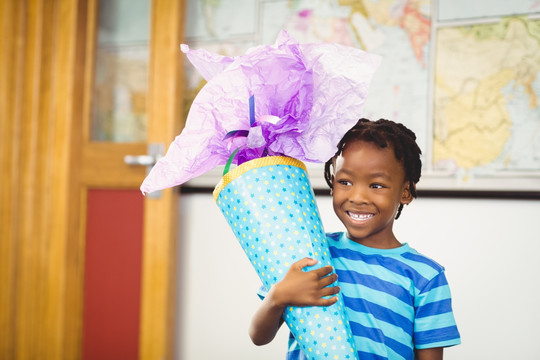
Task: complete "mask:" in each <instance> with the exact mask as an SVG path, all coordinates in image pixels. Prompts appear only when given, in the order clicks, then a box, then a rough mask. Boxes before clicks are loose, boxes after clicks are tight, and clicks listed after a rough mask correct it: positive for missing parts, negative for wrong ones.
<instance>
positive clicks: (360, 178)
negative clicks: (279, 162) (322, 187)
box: [333, 141, 412, 249]
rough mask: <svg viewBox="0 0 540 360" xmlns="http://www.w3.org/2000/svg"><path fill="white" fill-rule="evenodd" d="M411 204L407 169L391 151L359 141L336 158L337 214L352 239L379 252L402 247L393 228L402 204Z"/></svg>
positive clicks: (334, 182)
mask: <svg viewBox="0 0 540 360" xmlns="http://www.w3.org/2000/svg"><path fill="white" fill-rule="evenodd" d="M411 201H412V195H411V192H410V189H409V185H408V182H407V181H406V180H405V170H404V169H403V165H402V164H401V163H400V162H399V161H398V160H397V159H396V157H395V155H394V150H393V149H392V148H389V147H387V148H379V147H378V146H377V145H376V144H374V143H371V142H366V141H356V142H353V143H350V144H347V145H346V147H345V150H344V151H343V153H342V154H341V156H339V157H338V158H337V159H336V163H335V168H334V179H333V204H334V211H335V212H336V215H337V216H338V217H339V219H340V220H341V222H342V223H343V224H344V225H345V227H346V228H347V232H348V236H349V238H350V239H351V240H353V241H356V242H358V243H360V244H362V245H366V246H369V247H374V248H380V249H390V248H395V247H398V246H400V245H401V244H400V243H399V242H398V241H397V239H396V237H395V236H394V233H393V230H392V226H393V223H394V218H395V216H396V213H397V210H398V208H399V205H400V204H408V203H410V202H411Z"/></svg>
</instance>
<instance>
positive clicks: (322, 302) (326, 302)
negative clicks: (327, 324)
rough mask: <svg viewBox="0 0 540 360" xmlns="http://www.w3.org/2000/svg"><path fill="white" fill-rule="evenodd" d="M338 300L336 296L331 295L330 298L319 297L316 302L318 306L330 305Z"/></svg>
mask: <svg viewBox="0 0 540 360" xmlns="http://www.w3.org/2000/svg"><path fill="white" fill-rule="evenodd" d="M337 301H338V297H337V296H332V297H330V298H327V299H321V300H320V301H319V302H318V304H317V305H318V306H330V305H334V304H335V303H336V302H337Z"/></svg>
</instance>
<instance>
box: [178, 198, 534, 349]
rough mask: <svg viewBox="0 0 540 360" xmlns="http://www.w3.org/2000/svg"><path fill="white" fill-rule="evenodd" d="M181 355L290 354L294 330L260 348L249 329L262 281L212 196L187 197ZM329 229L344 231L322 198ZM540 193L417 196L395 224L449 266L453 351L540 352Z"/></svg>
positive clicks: (183, 220) (407, 239) (183, 230)
mask: <svg viewBox="0 0 540 360" xmlns="http://www.w3.org/2000/svg"><path fill="white" fill-rule="evenodd" d="M180 202H181V204H180V209H181V215H180V244H181V245H180V253H179V265H180V274H179V281H180V284H179V292H180V293H179V304H178V306H179V318H178V323H179V326H180V334H179V338H178V343H177V347H178V349H177V350H178V354H177V358H178V359H218V358H221V359H246V360H247V359H259V360H266V359H268V360H270V359H272V360H274V359H282V358H284V357H283V355H284V353H285V350H286V342H287V335H288V334H287V331H285V330H286V329H284V328H283V329H281V330H280V333H279V334H278V338H277V339H276V340H274V342H273V343H271V344H269V345H267V346H263V347H256V346H254V345H252V344H251V342H250V340H249V337H248V335H247V329H248V326H249V322H250V319H251V315H252V314H253V312H254V311H255V309H256V308H257V306H258V304H259V299H258V298H257V296H256V291H257V289H258V287H259V284H260V283H259V280H258V279H257V276H256V275H255V272H254V271H253V270H252V268H251V264H250V263H249V262H248V261H247V257H246V256H245V255H244V254H243V252H242V250H241V248H240V246H239V245H238V244H237V243H236V240H235V238H234V237H233V234H232V232H231V231H230V229H229V228H228V225H227V224H226V222H225V219H224V218H223V216H222V215H221V213H220V212H219V210H218V208H217V206H216V205H215V204H214V200H213V198H212V195H211V194H190V195H183V196H181V200H180ZM318 204H319V210H320V212H321V216H322V217H323V222H324V224H325V229H326V231H339V230H341V229H342V227H341V224H340V222H339V220H338V219H337V218H336V217H335V215H334V213H333V210H332V205H331V198H330V197H327V196H319V197H318ZM538 214H540V201H533V200H471V199H436V198H424V199H416V200H415V201H413V203H412V204H411V205H409V206H408V207H406V208H405V209H404V210H403V214H402V218H400V219H399V220H398V221H396V223H395V226H394V228H395V232H396V234H397V236H398V238H399V239H400V240H401V241H402V242H408V243H409V244H410V245H411V246H413V247H414V248H416V249H417V250H418V251H420V252H422V253H424V254H425V255H427V256H430V257H432V258H433V259H435V260H437V261H438V262H439V263H441V264H443V265H444V266H445V267H446V274H447V277H448V281H449V282H450V285H451V288H452V293H453V297H454V303H453V304H454V311H455V315H456V320H457V322H458V326H459V329H460V331H461V335H462V342H463V343H462V345H460V346H457V347H453V348H450V349H447V350H446V352H445V359H447V360H457V359H460V360H467V359H490V360H498V359H501V360H503V359H504V360H506V359H533V358H535V356H537V353H536V350H535V347H534V346H533V345H532V344H535V342H536V341H537V339H538V335H539V333H538V330H537V329H538V327H537V324H538V323H540V308H539V307H538V306H537V304H538V303H540V286H538V285H537V284H538V280H537V279H536V278H534V275H535V274H536V275H538V274H540V261H538V260H537V254H539V253H540V241H539V240H540V236H539V234H538V220H537V219H538Z"/></svg>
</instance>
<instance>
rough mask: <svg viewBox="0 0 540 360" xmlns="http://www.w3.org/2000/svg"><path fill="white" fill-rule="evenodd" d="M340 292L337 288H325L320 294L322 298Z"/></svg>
mask: <svg viewBox="0 0 540 360" xmlns="http://www.w3.org/2000/svg"><path fill="white" fill-rule="evenodd" d="M340 290H341V289H340V287H339V286H331V287H325V288H324V289H322V290H321V294H322V296H331V295H336V294H337V293H339V291H340Z"/></svg>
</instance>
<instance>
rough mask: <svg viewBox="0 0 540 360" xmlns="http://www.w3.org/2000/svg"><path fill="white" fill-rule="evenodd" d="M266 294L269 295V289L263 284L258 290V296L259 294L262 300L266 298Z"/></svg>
mask: <svg viewBox="0 0 540 360" xmlns="http://www.w3.org/2000/svg"><path fill="white" fill-rule="evenodd" d="M266 295H268V290H266V288H265V287H264V285H261V287H260V288H259V290H257V296H258V297H259V298H260V299H261V300H264V298H265V297H266Z"/></svg>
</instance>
